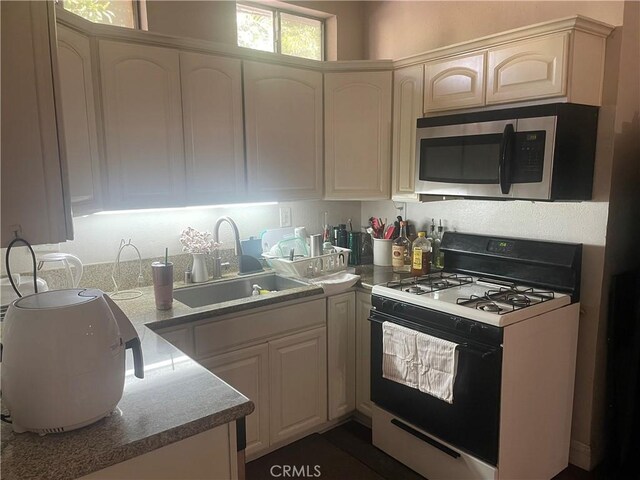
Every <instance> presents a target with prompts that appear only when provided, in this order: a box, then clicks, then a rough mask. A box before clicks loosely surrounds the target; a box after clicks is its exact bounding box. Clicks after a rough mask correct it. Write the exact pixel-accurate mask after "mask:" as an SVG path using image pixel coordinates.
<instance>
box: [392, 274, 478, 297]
mask: <svg viewBox="0 0 640 480" xmlns="http://www.w3.org/2000/svg"><path fill="white" fill-rule="evenodd" d="M472 282H473V278H471V277H469V276H467V275H458V274H457V273H445V272H438V273H432V274H430V275H424V276H422V277H408V278H403V279H401V280H394V281H391V282H387V287H389V288H394V289H399V290H403V291H405V292H408V293H413V294H415V295H424V294H425V293H431V292H437V291H439V290H444V289H446V288H451V287H459V286H460V285H466V284H468V283H472Z"/></svg>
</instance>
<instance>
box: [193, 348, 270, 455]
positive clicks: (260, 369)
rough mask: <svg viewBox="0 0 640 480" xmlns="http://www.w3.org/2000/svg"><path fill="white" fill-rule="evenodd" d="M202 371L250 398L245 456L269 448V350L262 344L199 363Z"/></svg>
mask: <svg viewBox="0 0 640 480" xmlns="http://www.w3.org/2000/svg"><path fill="white" fill-rule="evenodd" d="M200 363H201V364H202V365H203V366H204V367H206V368H208V369H209V370H211V371H212V372H213V373H215V374H216V375H217V376H218V377H220V378H221V379H222V380H224V381H225V382H227V383H228V384H229V385H231V386H232V387H233V388H235V389H236V390H238V391H239V392H240V393H242V394H243V395H244V396H246V397H247V398H249V400H251V401H252V402H253V403H254V404H255V410H254V411H253V412H252V413H251V414H250V415H248V416H247V419H246V429H247V449H246V454H247V456H252V455H255V454H256V453H258V452H260V451H261V450H264V449H265V448H267V447H268V446H269V347H268V345H267V344H266V343H265V344H262V345H257V346H255V347H248V348H243V349H240V350H236V351H234V352H230V353H225V354H222V355H217V356H215V357H212V358H209V359H206V360H202V361H201V362H200Z"/></svg>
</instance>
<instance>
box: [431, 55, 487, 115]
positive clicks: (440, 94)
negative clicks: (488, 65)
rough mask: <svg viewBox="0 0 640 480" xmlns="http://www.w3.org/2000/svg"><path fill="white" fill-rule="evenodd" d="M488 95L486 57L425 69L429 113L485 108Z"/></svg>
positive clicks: (434, 64) (466, 57) (465, 58)
mask: <svg viewBox="0 0 640 480" xmlns="http://www.w3.org/2000/svg"><path fill="white" fill-rule="evenodd" d="M484 91H485V88H484V53H477V54H473V55H464V56H460V57H456V58H453V59H447V60H438V61H435V62H429V63H427V64H426V65H425V94H424V111H425V112H436V111H439V110H450V109H455V108H467V107H479V106H482V105H484V100H485V97H484Z"/></svg>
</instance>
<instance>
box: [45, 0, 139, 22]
mask: <svg viewBox="0 0 640 480" xmlns="http://www.w3.org/2000/svg"><path fill="white" fill-rule="evenodd" d="M57 3H59V4H62V8H64V9H65V10H67V11H69V12H71V13H75V14H76V15H79V16H81V17H82V18H84V19H86V20H89V21H90V22H94V23H104V24H106V25H116V26H119V27H128V28H138V27H139V21H138V13H139V12H138V10H139V5H138V1H135V0H57Z"/></svg>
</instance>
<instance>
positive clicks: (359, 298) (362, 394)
mask: <svg viewBox="0 0 640 480" xmlns="http://www.w3.org/2000/svg"><path fill="white" fill-rule="evenodd" d="M370 310H371V295H370V294H366V293H361V292H358V293H357V295H356V359H357V361H356V409H357V410H358V411H359V412H361V413H363V414H364V415H366V416H367V417H371V325H370V324H369V311H370Z"/></svg>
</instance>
